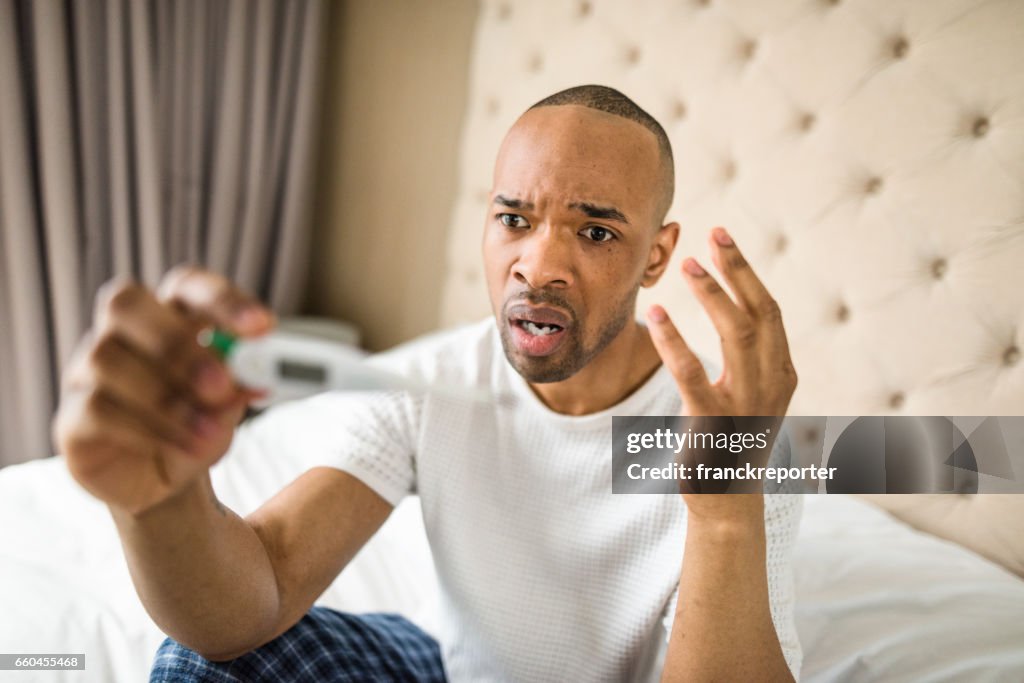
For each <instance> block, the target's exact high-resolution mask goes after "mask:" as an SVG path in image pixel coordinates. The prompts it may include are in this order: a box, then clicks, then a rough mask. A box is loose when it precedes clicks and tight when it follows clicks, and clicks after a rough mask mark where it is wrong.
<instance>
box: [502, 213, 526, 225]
mask: <svg viewBox="0 0 1024 683" xmlns="http://www.w3.org/2000/svg"><path fill="white" fill-rule="evenodd" d="M498 220H499V221H500V222H501V224H502V225H504V226H505V227H506V228H528V227H530V224H529V223H527V222H526V219H525V218H523V217H522V216H520V215H517V214H514V213H499V214H498Z"/></svg>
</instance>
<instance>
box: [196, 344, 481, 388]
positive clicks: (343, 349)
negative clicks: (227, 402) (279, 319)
mask: <svg viewBox="0 0 1024 683" xmlns="http://www.w3.org/2000/svg"><path fill="white" fill-rule="evenodd" d="M199 343H200V345H202V346H205V347H207V348H209V349H211V350H212V351H214V352H215V353H216V354H217V355H219V356H220V357H221V358H222V359H223V360H224V362H225V364H226V365H227V366H228V369H229V370H230V371H231V374H232V375H233V376H234V378H235V380H236V381H237V382H238V383H239V384H241V385H243V386H245V387H248V388H250V389H256V390H263V391H265V392H267V393H266V398H265V400H263V401H260V403H263V404H267V403H276V402H278V401H286V400H292V399H298V398H303V397H306V396H311V395H313V394H317V393H321V392H324V391H330V390H335V389H340V390H344V391H386V390H404V391H412V392H424V393H426V392H430V393H438V394H444V395H449V396H453V397H457V398H461V399H463V400H470V401H494V400H495V396H494V395H493V394H492V393H491V392H489V391H487V390H485V389H482V388H479V387H468V386H467V387H461V386H459V387H456V386H445V385H433V384H427V383H425V382H418V381H416V380H413V379H410V378H408V377H405V376H403V375H400V374H397V373H394V372H389V371H387V370H383V369H381V368H377V367H374V366H372V365H370V364H368V363H366V361H365V358H364V356H363V355H362V354H361V353H360V352H358V351H356V350H354V349H351V348H349V347H347V346H344V345H342V344H338V343H335V342H330V341H325V340H322V339H317V338H314V337H308V336H304V335H299V334H294V333H289V332H281V331H275V332H270V333H268V334H265V335H263V336H261V337H253V338H241V337H236V336H234V335H232V334H229V333H227V332H225V331H223V330H219V329H215V328H207V329H205V330H203V331H202V332H200V333H199Z"/></svg>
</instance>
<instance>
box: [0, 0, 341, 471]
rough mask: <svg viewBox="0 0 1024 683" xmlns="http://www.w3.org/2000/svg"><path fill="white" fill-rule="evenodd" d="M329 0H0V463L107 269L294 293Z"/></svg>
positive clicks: (24, 444) (41, 396) (50, 395)
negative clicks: (207, 272) (214, 278)
mask: <svg viewBox="0 0 1024 683" xmlns="http://www.w3.org/2000/svg"><path fill="white" fill-rule="evenodd" d="M324 14H325V8H324V6H323V0H202V1H197V0H178V1H176V2H170V1H164V0H150V1H145V0H88V1H77V0H0V466H2V465H4V464H10V463H14V462H20V461H24V460H29V459H32V458H38V457H42V456H45V455H48V454H50V452H51V450H52V447H51V444H50V436H49V421H50V417H51V415H52V412H53V410H54V408H55V405H56V397H57V386H58V379H59V373H60V370H61V366H62V364H63V363H64V362H66V361H67V359H68V356H69V355H70V353H71V351H72V349H73V347H74V345H75V343H76V342H77V340H78V339H79V338H80V336H81V334H82V333H83V331H84V330H85V328H86V327H87V326H88V325H89V323H90V318H91V309H92V299H93V296H94V294H95V292H96V289H97V288H98V287H99V285H100V284H102V283H103V282H104V281H106V280H107V279H109V278H110V277H112V276H114V275H116V274H130V275H132V276H134V277H135V278H137V279H139V280H140V281H143V282H146V283H149V284H153V283H155V282H156V281H157V280H158V279H159V277H160V276H161V274H162V273H164V272H165V271H166V270H167V269H168V268H169V267H171V266H173V265H175V264H177V263H182V262H191V263H198V264H203V265H206V266H207V267H210V268H213V269H215V270H218V271H220V272H223V273H225V274H227V275H228V276H230V277H231V278H232V279H234V280H235V281H237V282H238V283H240V284H241V285H242V286H244V287H246V288H248V289H249V290H250V291H252V292H254V293H256V294H257V295H259V296H260V297H261V298H263V299H264V300H265V301H267V302H268V303H269V304H270V305H271V306H272V307H273V308H274V309H275V310H277V311H278V312H280V313H285V314H287V313H289V312H293V311H294V310H295V309H296V308H297V306H298V305H299V303H300V301H301V298H302V289H303V286H304V275H305V271H306V268H305V261H306V259H307V250H308V244H309V235H310V230H309V225H308V223H309V219H310V213H309V207H310V204H311V201H312V194H311V191H312V187H313V177H312V173H313V171H314V162H315V139H316V125H317V121H316V118H317V117H316V113H317V111H318V108H319V103H318V101H319V91H320V84H319V78H320V71H321V63H322V54H321V53H322V47H323V42H324V38H323V35H322V33H323V27H324V25H325V23H326V22H325V16H324Z"/></svg>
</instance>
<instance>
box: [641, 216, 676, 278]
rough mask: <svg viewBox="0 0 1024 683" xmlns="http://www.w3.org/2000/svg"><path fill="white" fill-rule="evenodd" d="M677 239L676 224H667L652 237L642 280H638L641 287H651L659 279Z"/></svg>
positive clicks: (666, 266)
mask: <svg viewBox="0 0 1024 683" xmlns="http://www.w3.org/2000/svg"><path fill="white" fill-rule="evenodd" d="M678 239H679V224H678V223H667V224H665V225H663V226H661V227H660V228H658V234H657V235H655V236H654V243H653V244H651V252H650V254H648V256H647V267H646V268H644V276H643V279H641V280H640V285H641V286H642V287H653V286H654V284H655V283H657V282H658V280H660V279H661V274H662V273H664V272H665V269H666V268H668V262H669V259H671V258H672V251H673V250H674V249H675V248H676V240H678Z"/></svg>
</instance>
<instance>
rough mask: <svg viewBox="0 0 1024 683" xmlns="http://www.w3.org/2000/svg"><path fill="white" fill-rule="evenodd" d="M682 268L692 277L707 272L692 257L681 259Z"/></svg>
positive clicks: (702, 275) (700, 275) (701, 275)
mask: <svg viewBox="0 0 1024 683" xmlns="http://www.w3.org/2000/svg"><path fill="white" fill-rule="evenodd" d="M683 270H685V271H686V272H687V273H689V274H690V275H692V276H694V277H704V276H705V275H707V274H708V271H706V270H704V269H703V268H701V266H700V264H699V263H697V261H696V260H694V259H692V258H688V259H686V260H685V261H683Z"/></svg>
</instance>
